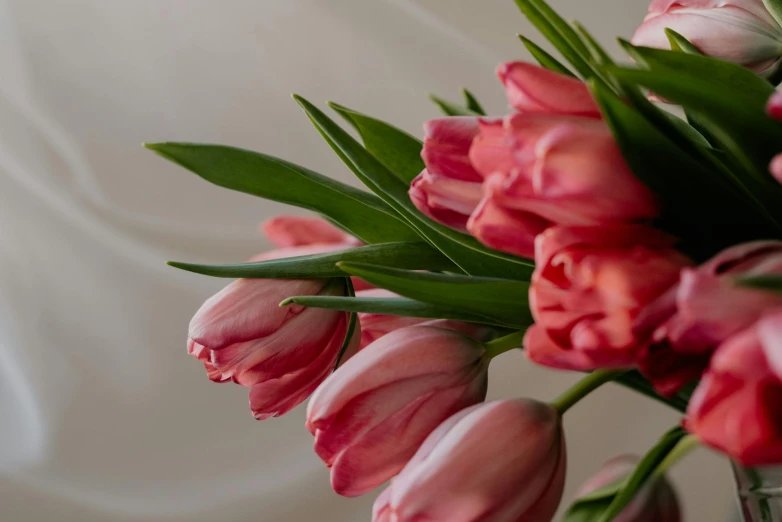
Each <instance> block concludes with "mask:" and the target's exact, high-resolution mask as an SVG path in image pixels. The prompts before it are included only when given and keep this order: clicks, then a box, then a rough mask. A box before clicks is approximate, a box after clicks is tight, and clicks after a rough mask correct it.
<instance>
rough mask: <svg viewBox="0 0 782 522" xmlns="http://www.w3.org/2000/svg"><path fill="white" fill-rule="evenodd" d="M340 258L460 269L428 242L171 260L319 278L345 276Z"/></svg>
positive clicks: (223, 272)
mask: <svg viewBox="0 0 782 522" xmlns="http://www.w3.org/2000/svg"><path fill="white" fill-rule="evenodd" d="M340 261H350V262H356V263H368V264H373V265H383V266H394V267H397V268H408V269H411V270H448V271H453V270H458V268H457V267H456V266H455V265H454V264H453V263H452V262H451V260H450V259H448V258H447V257H445V256H444V255H442V254H441V253H440V252H439V251H438V250H436V249H434V248H432V247H431V246H429V245H428V244H426V243H380V244H376V245H368V246H362V247H357V248H350V249H346V250H339V251H336V252H326V253H323V254H313V255H308V256H298V257H288V258H285V259H272V260H269V261H257V262H253V263H241V264H234V265H199V264H191V263H179V262H176V261H171V262H169V263H168V264H169V265H171V266H173V267H174V268H179V269H181V270H186V271H188V272H194V273H196V274H202V275H207V276H213V277H229V278H232V279H234V278H248V279H253V278H261V279H275V278H276V279H279V278H282V279H320V278H324V277H344V276H345V272H343V271H342V270H340V269H339V267H337V263H339V262H340Z"/></svg>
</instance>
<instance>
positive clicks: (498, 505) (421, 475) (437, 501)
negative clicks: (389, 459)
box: [372, 399, 566, 522]
mask: <svg viewBox="0 0 782 522" xmlns="http://www.w3.org/2000/svg"><path fill="white" fill-rule="evenodd" d="M565 461H566V457H565V440H564V436H563V434H562V426H561V423H560V418H559V415H558V413H557V412H556V411H555V410H554V409H553V408H552V407H551V406H549V405H547V404H542V403H539V402H535V401H531V400H526V399H515V400H501V401H494V402H489V403H486V404H482V405H478V406H474V407H472V408H468V409H467V410H464V411H461V412H459V413H457V414H456V415H454V416H453V417H451V418H449V419H448V420H447V421H445V422H444V423H443V424H442V425H440V427H438V428H437V429H436V430H435V431H434V432H433V433H432V434H431V435H430V436H429V437H428V438H427V440H426V441H425V442H424V443H423V444H422V445H421V448H420V449H419V450H418V452H417V453H416V454H415V456H414V457H413V458H412V459H411V460H410V462H409V463H408V465H407V466H405V468H404V470H402V472H401V473H400V474H399V476H398V477H396V478H394V479H393V481H392V482H391V485H390V486H389V489H388V490H387V491H386V492H384V493H383V495H381V496H380V497H379V498H378V500H377V501H376V503H375V508H374V510H373V519H372V520H373V522H391V521H393V522H416V521H419V520H427V521H431V522H453V521H457V520H458V521H477V520H480V521H482V522H502V521H525V522H526V521H529V522H533V521H534V522H549V521H550V520H551V519H552V518H553V516H554V514H555V512H556V510H557V507H558V505H559V500H560V498H561V496H562V490H563V487H564V481H565Z"/></svg>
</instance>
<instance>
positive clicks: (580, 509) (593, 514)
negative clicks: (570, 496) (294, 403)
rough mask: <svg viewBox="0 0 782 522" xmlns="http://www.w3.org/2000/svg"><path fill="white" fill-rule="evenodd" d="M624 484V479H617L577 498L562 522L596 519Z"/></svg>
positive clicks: (588, 521) (583, 521) (580, 521)
mask: <svg viewBox="0 0 782 522" xmlns="http://www.w3.org/2000/svg"><path fill="white" fill-rule="evenodd" d="M624 484H625V479H619V480H616V481H614V482H612V483H610V484H608V485H606V486H603V487H602V488H600V489H598V490H596V491H593V492H592V493H589V494H588V495H584V496H582V497H579V498H578V499H576V500H575V501H574V502H573V504H571V506H570V508H568V510H567V512H566V513H565V515H564V517H563V518H562V522H593V521H594V520H596V519H598V518H599V517H600V516H601V515H602V514H603V513H605V511H606V510H607V509H608V508H609V506H610V505H611V502H613V501H614V498H615V497H616V495H617V494H618V493H619V491H621V489H622V487H623V486H624Z"/></svg>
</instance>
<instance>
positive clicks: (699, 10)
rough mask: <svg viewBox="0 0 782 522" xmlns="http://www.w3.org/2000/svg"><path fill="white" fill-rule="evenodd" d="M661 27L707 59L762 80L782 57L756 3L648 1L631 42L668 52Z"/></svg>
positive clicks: (778, 39)
mask: <svg viewBox="0 0 782 522" xmlns="http://www.w3.org/2000/svg"><path fill="white" fill-rule="evenodd" d="M666 28H670V29H673V30H674V31H676V32H677V33H679V34H681V35H682V36H684V37H685V38H686V39H687V40H689V41H690V43H692V44H693V45H694V46H695V47H697V48H698V49H699V50H700V51H701V52H702V53H703V54H705V55H707V56H711V57H714V58H719V59H721V60H726V61H729V62H733V63H736V64H739V65H742V66H744V67H747V68H749V69H752V70H753V71H755V72H758V73H760V74H764V75H769V74H771V73H773V72H774V71H775V70H776V68H777V66H778V64H779V58H780V56H782V28H780V26H779V24H778V23H777V22H776V21H775V20H774V17H773V16H771V14H770V13H769V12H768V11H767V10H766V8H765V6H764V5H763V1H762V0H654V1H653V2H652V4H651V5H650V6H649V14H648V15H647V16H646V18H644V22H643V24H641V26H640V27H639V28H638V29H637V30H636V32H635V36H633V40H632V42H633V44H635V45H642V46H646V47H657V48H660V49H670V43H669V41H668V38H667V36H666V34H665V29H666Z"/></svg>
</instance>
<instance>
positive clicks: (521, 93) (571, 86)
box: [497, 62, 601, 118]
mask: <svg viewBox="0 0 782 522" xmlns="http://www.w3.org/2000/svg"><path fill="white" fill-rule="evenodd" d="M497 76H499V78H500V81H501V82H502V84H503V85H504V86H505V94H506V95H507V97H508V101H509V102H510V104H511V106H512V107H513V108H514V109H516V110H517V111H521V112H523V113H531V112H537V113H545V114H569V115H572V116H587V117H590V118H600V117H601V115H600V109H599V108H598V106H597V103H595V101H594V99H592V95H591V94H590V93H589V89H587V86H586V84H585V83H584V82H582V81H581V80H578V79H576V78H570V77H568V76H565V75H562V74H559V73H555V72H553V71H550V70H548V69H546V68H544V67H540V66H538V65H533V64H531V63H526V62H509V63H504V64H502V65H500V66H499V67H498V68H497Z"/></svg>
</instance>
